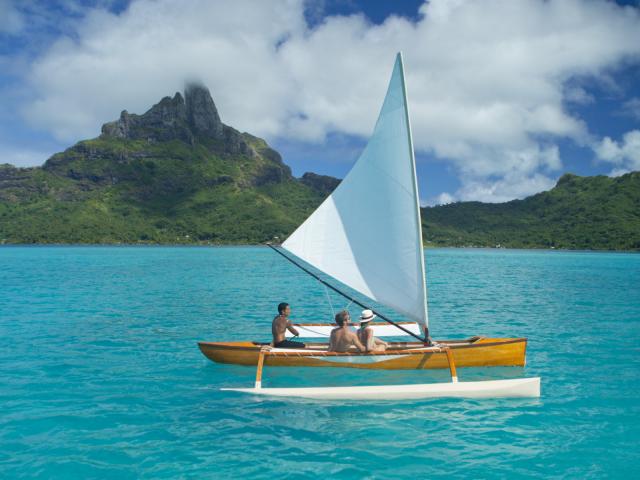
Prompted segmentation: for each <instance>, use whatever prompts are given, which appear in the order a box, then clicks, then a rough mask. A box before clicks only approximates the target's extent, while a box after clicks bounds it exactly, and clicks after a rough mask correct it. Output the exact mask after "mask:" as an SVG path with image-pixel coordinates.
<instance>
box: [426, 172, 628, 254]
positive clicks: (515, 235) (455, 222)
mask: <svg viewBox="0 0 640 480" xmlns="http://www.w3.org/2000/svg"><path fill="white" fill-rule="evenodd" d="M422 219H423V234H424V238H425V241H426V242H427V244H432V245H440V246H444V245H447V246H480V247H495V246H502V247H509V248H567V249H594V250H640V172H632V173H628V174H626V175H622V176H620V177H616V178H610V177H605V176H596V177H578V176H576V175H571V174H566V175H563V176H562V177H561V178H560V180H559V181H558V183H557V185H556V186H555V187H554V188H553V189H551V190H549V191H548V192H542V193H539V194H537V195H533V196H531V197H528V198H525V199H524V200H513V201H511V202H506V203H498V204H492V203H480V202H461V203H453V204H450V205H443V206H438V207H431V208H424V209H423V210H422Z"/></svg>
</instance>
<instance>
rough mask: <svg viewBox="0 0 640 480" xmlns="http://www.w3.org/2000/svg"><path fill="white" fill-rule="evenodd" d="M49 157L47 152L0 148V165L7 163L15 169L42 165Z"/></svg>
mask: <svg viewBox="0 0 640 480" xmlns="http://www.w3.org/2000/svg"><path fill="white" fill-rule="evenodd" d="M50 156H51V152H50V151H48V150H34V149H29V148H19V147H18V148H11V147H9V148H6V147H0V164H3V163H9V164H11V165H13V166H15V167H33V166H35V165H42V164H43V163H44V162H45V160H47V159H48V158H49V157H50Z"/></svg>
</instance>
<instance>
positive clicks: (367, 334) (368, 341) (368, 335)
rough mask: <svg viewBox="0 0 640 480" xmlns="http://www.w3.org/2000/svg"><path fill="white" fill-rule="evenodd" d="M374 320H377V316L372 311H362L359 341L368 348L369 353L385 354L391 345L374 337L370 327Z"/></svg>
mask: <svg viewBox="0 0 640 480" xmlns="http://www.w3.org/2000/svg"><path fill="white" fill-rule="evenodd" d="M374 318H376V316H375V315H374V314H373V312H372V311H371V310H363V311H362V315H360V329H359V330H358V339H359V340H360V342H362V344H363V345H364V346H365V347H367V352H384V351H385V350H386V349H387V347H388V346H389V344H388V343H387V342H385V341H384V340H380V339H379V338H376V337H375V336H374V335H373V328H371V327H370V326H369V322H370V321H371V320H373V319H374Z"/></svg>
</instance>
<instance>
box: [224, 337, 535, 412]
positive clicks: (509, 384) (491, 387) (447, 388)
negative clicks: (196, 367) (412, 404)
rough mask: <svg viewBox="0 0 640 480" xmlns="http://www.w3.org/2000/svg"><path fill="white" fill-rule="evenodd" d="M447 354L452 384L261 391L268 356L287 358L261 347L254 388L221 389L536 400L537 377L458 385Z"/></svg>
mask: <svg viewBox="0 0 640 480" xmlns="http://www.w3.org/2000/svg"><path fill="white" fill-rule="evenodd" d="M438 348H439V349H440V350H439V351H443V352H445V353H446V355H447V360H448V362H449V371H450V373H451V382H446V383H426V384H416V385H370V386H361V387H304V388H262V371H263V369H264V361H265V357H267V356H278V355H286V352H274V351H272V350H271V349H270V348H269V347H263V348H262V349H261V350H260V356H259V357H258V366H257V368H256V381H255V385H254V387H253V388H223V389H222V390H227V391H234V392H241V393H250V394H253V395H266V396H275V397H294V398H295V397H299V398H310V399H318V400H413V399H421V398H438V397H457V398H508V397H539V396H540V378H539V377H535V378H516V379H508V380H485V381H480V382H459V381H458V374H457V372H456V365H455V361H454V359H453V354H452V353H451V350H450V349H449V347H447V346H441V347H438Z"/></svg>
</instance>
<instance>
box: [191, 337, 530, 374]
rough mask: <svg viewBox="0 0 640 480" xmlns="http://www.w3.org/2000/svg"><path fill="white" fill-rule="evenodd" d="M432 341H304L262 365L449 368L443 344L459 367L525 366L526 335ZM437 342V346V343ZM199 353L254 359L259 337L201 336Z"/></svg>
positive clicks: (240, 361)
mask: <svg viewBox="0 0 640 480" xmlns="http://www.w3.org/2000/svg"><path fill="white" fill-rule="evenodd" d="M435 343H436V346H430V347H429V346H425V345H424V344H421V343H419V342H390V343H389V348H388V349H387V350H386V351H385V352H379V353H376V352H370V353H360V352H357V351H350V352H346V353H339V352H328V351H327V344H326V343H307V344H306V345H307V348H305V349H298V350H294V349H284V348H269V355H268V356H267V357H266V358H265V365H268V366H274V367H350V368H367V369H380V370H413V369H418V370H422V369H437V368H449V363H448V361H447V355H446V353H444V352H443V351H442V349H441V348H440V347H439V346H447V347H449V349H450V350H451V353H452V354H453V358H454V360H455V363H456V365H457V366H458V367H496V366H504V367H512V366H513V367H523V366H525V363H526V350H527V339H526V338H484V337H471V338H468V339H464V340H438V341H436V342H435ZM438 345H439V346H438ZM198 346H199V347H200V350H201V351H202V353H203V354H204V355H205V356H206V357H207V358H208V359H210V360H212V361H214V362H217V363H232V364H237V365H257V364H258V357H259V355H260V351H261V349H263V348H264V347H269V344H268V343H260V342H199V343H198Z"/></svg>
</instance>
